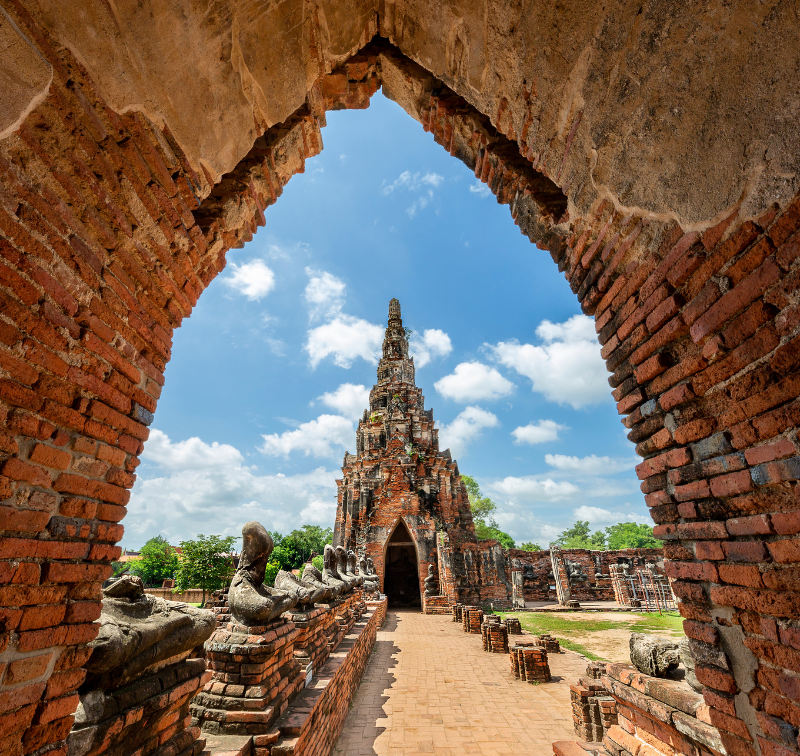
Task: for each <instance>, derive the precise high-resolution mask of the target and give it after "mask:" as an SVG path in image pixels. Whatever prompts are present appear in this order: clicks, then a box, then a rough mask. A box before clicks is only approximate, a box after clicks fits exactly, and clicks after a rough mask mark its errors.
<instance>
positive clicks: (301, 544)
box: [270, 525, 333, 574]
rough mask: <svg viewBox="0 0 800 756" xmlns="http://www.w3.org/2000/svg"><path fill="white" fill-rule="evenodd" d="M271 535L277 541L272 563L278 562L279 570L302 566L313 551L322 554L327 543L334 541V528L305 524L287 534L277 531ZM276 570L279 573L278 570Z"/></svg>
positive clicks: (271, 558)
mask: <svg viewBox="0 0 800 756" xmlns="http://www.w3.org/2000/svg"><path fill="white" fill-rule="evenodd" d="M270 535H272V540H273V541H274V543H275V550H274V551H273V552H272V556H270V563H272V562H274V563H275V564H277V565H278V569H279V570H296V569H298V568H299V567H302V566H303V565H304V564H305V563H306V562H307V561H308V560H309V558H310V557H311V554H312V553H317V554H322V551H323V549H324V548H325V544H328V543H331V541H333V530H331V529H330V528H321V527H319V525H303V527H302V528H300V529H299V530H293V531H292V532H291V533H289V535H287V536H284V535H281V534H280V533H278V532H277V531H276V532H273V533H271V534H270ZM275 572H276V574H277V570H275Z"/></svg>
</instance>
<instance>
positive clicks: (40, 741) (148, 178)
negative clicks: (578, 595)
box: [0, 0, 800, 756]
mask: <svg viewBox="0 0 800 756" xmlns="http://www.w3.org/2000/svg"><path fill="white" fill-rule="evenodd" d="M797 27H798V25H797V7H796V3H793V2H784V3H723V2H716V1H714V0H712V1H711V2H708V3H705V4H697V3H672V4H665V3H661V2H656V1H655V0H652V1H650V2H624V1H623V2H619V3H616V4H612V5H609V4H606V5H598V4H596V3H593V4H589V3H581V2H578V3H572V4H564V3H536V2H530V3H527V4H511V3H501V2H493V1H492V0H485V2H476V3H448V4H443V3H432V2H427V0H407V1H405V0H403V1H402V2H401V1H399V0H398V1H395V0H354V1H353V2H347V3H337V2H332V1H330V0H328V1H326V2H322V1H320V2H310V1H309V0H287V2H283V3H277V4H262V3H244V2H241V1H240V0H220V2H217V3H214V4H212V5H209V6H202V7H200V6H198V5H196V4H195V5H193V4H191V3H185V2H178V1H177V0H149V1H144V2H138V3H114V4H111V3H101V2H95V1H94V0H75V2H71V3H68V4H64V3H61V4H58V3H55V2H52V0H2V3H1V4H0V82H2V84H0V257H1V258H2V265H0V502H1V503H0V532H1V533H2V541H1V542H0V547H1V548H2V555H1V556H0V560H2V561H0V567H1V568H2V570H1V574H2V583H3V584H2V587H1V588H0V607H1V609H0V621H1V622H2V635H0V654H1V655H2V656H1V657H0V665H1V666H2V670H3V672H2V673H3V677H2V680H0V717H1V718H2V725H3V726H2V731H1V733H0V739H2V753H3V754H9V756H21V755H22V754H36V755H37V756H39V755H42V756H43V755H44V754H52V755H53V756H60V755H61V754H64V753H66V752H67V738H68V736H69V733H70V732H71V731H72V729H73V727H74V726H77V725H80V724H81V722H80V721H77V720H76V711H78V705H79V700H80V690H81V686H82V685H83V684H84V680H85V679H86V678H87V673H88V670H87V660H88V659H89V656H90V654H91V648H90V647H88V645H87V644H89V643H91V642H92V641H94V640H95V639H96V638H97V636H98V632H99V629H100V627H99V625H98V623H97V622H96V620H97V619H98V618H99V616H100V613H101V601H102V593H101V585H102V583H103V581H104V580H105V579H106V578H107V577H108V576H109V574H110V571H111V567H110V564H111V562H112V561H113V560H114V559H115V558H117V557H118V556H119V546H117V544H118V543H119V541H120V539H121V538H122V532H123V525H122V524H121V523H122V521H123V519H124V517H125V513H126V505H127V503H128V501H129V496H130V488H131V487H132V486H133V483H134V479H135V474H136V468H137V466H138V464H139V455H140V454H141V452H142V449H143V444H144V442H145V441H146V440H147V438H148V433H149V430H148V428H149V426H150V425H151V423H152V422H153V417H154V413H155V412H156V408H157V403H158V399H159V396H160V394H161V390H162V386H163V385H164V382H165V376H164V371H165V368H166V365H167V363H168V362H169V360H170V358H171V356H172V355H171V346H172V334H173V332H174V330H175V329H176V328H178V327H179V326H180V324H181V322H182V321H183V319H184V318H186V317H188V316H189V315H190V314H191V312H192V309H193V307H194V306H195V304H196V303H197V301H198V298H199V297H200V296H201V295H202V293H203V291H204V290H205V289H206V288H207V287H208V286H209V285H210V284H211V283H212V281H213V280H214V278H215V277H216V276H217V275H218V274H219V273H220V271H222V270H223V268H224V266H225V256H226V253H227V251H228V250H229V249H230V248H232V247H235V246H241V245H242V244H244V243H245V242H247V241H248V240H249V239H251V238H252V235H253V234H254V233H255V232H256V230H257V229H258V228H259V227H260V226H263V225H264V224H265V222H266V219H265V210H266V209H267V208H268V207H269V206H270V205H272V204H273V203H275V202H276V201H278V200H279V198H280V196H281V193H282V190H283V187H284V185H285V184H286V183H287V182H288V181H289V180H290V179H291V177H292V176H293V175H295V174H296V173H299V172H301V171H302V170H303V169H304V164H305V161H306V159H307V158H309V157H311V156H313V155H316V154H318V152H319V151H320V150H321V149H322V139H321V134H322V129H323V127H324V125H325V113H326V111H328V110H333V109H342V108H354V109H358V108H364V107H367V106H368V104H369V98H370V97H371V96H372V95H373V94H374V93H375V92H376V91H377V90H378V89H379V88H381V89H382V91H383V93H384V94H385V95H386V96H387V97H389V98H391V99H393V100H394V101H396V102H397V103H398V104H399V105H400V106H401V107H402V108H403V109H404V110H405V112H406V113H408V114H409V116H410V117H412V118H414V119H415V120H416V121H417V122H418V123H419V124H420V126H421V128H423V129H425V130H426V131H427V132H428V133H430V134H431V136H432V138H433V139H435V141H436V142H437V143H438V144H440V145H441V146H442V148H443V149H445V150H447V151H448V153H449V154H450V155H452V156H453V157H454V158H456V159H458V160H461V161H462V162H463V163H464V164H466V165H467V166H468V167H469V168H470V169H471V170H473V171H474V173H475V176H476V178H477V179H479V180H480V181H482V182H484V183H486V185H487V186H488V187H489V189H490V190H491V191H492V192H493V193H494V195H495V196H496V197H497V199H498V201H499V202H500V203H502V204H505V205H507V206H508V207H509V211H510V212H509V215H510V217H509V222H514V223H516V224H517V225H518V226H519V228H520V231H521V232H522V233H523V234H525V235H526V236H527V237H528V238H529V239H530V240H531V241H532V242H534V243H535V244H536V245H537V246H538V248H539V249H540V250H546V251H547V253H549V255H550V256H551V257H552V259H553V262H554V264H555V265H557V266H558V268H559V270H560V271H561V272H563V274H564V276H565V277H566V279H567V280H568V281H569V284H570V286H571V288H572V290H573V291H574V293H575V296H576V298H577V300H578V301H579V302H580V305H581V307H582V309H583V311H584V312H585V313H587V314H589V315H592V316H593V317H594V318H595V321H596V327H597V333H598V338H599V340H600V343H601V344H602V356H603V358H604V359H605V360H606V364H607V367H608V370H609V374H610V378H609V382H610V385H611V389H612V395H613V397H614V401H615V402H616V403H617V409H618V412H619V414H620V415H621V416H622V419H623V423H624V425H625V427H626V429H627V430H628V432H629V439H630V441H631V443H632V444H634V445H635V448H636V452H637V453H638V454H639V455H640V456H641V457H642V462H641V464H640V465H639V466H638V468H637V473H638V475H639V477H640V479H641V480H642V491H643V493H644V495H645V498H646V502H647V504H648V507H649V509H650V512H651V514H652V517H653V520H654V522H655V523H656V529H655V532H656V534H657V535H658V537H660V538H661V539H663V540H664V542H665V545H664V556H665V569H666V572H667V574H668V575H669V576H670V577H671V578H672V586H673V589H674V591H675V594H676V595H677V597H678V599H679V602H680V606H679V608H680V611H681V614H682V615H683V617H684V618H685V624H684V628H685V632H686V634H687V635H688V636H689V637H690V639H691V654H692V657H693V659H694V661H695V674H696V676H697V679H698V681H699V682H700V684H701V685H702V693H701V694H699V695H702V697H703V704H702V705H700V704H699V702H698V701H696V700H695V701H693V702H691V707H695V704H697V707H699V708H694V711H695V712H702V716H703V717H705V719H707V720H709V722H710V725H708V726H711V727H713V728H714V731H715V732H716V733H718V739H717V740H713V741H712V740H710V739H709V738H706V740H705V741H703V742H702V743H701V741H700V740H698V739H697V738H689V739H688V745H686V744H685V743H684V741H681V740H679V739H675V740H674V741H673V742H674V743H676V744H678V745H677V750H678V751H683V752H687V753H697V752H699V753H704V752H705V750H709V749H710V750H711V751H712V752H716V753H722V750H720V749H724V752H725V753H726V754H733V755H734V756H790V755H791V754H797V753H800V746H798V731H800V708H799V707H798V704H797V701H798V699H799V698H800V695H799V694H798V688H799V687H800V686H799V685H798V679H799V678H798V670H799V669H800V662H799V661H798V660H799V659H800V639H799V636H798V629H797V624H798V620H800V582H799V581H798V568H799V567H798V566H799V565H800V548H798V543H799V541H800V538H798V536H799V534H800V516H799V515H798V511H800V507H798V502H797V481H798V479H800V454H798V451H799V449H800V448H799V447H798V440H797V428H798V424H799V422H800V404H799V403H798V386H799V385H800V380H799V379H798V369H799V368H800V341H799V339H800V333H799V332H798V328H800V303H799V302H798V282H799V281H800V267H799V266H800V236H798V232H799V231H800V196H799V195H798V192H800V180H799V179H798V177H799V176H800V165H799V164H798V163H799V162H800V130H798V129H797V126H796V103H797V102H798V101H800V91H798V88H799V87H800V83H799V81H800V80H798V77H797V75H796V72H797V69H798V65H800V63H799V60H800V44H798V39H797ZM531 253H532V254H539V253H540V252H538V251H537V250H536V249H535V248H534V247H533V246H532V248H531ZM542 253H544V252H542ZM432 254H436V252H435V251H433V252H432ZM492 265H493V263H492V261H491V260H487V261H486V266H487V275H488V276H490V275H491V273H492ZM420 422H421V421H420ZM348 504H351V502H349V501H348ZM450 506H453V504H452V503H451V504H450ZM409 535H410V529H409ZM404 538H405V536H404V534H403V533H402V532H401V533H399V535H398V539H404ZM401 542H403V541H401ZM462 551H463V552H464V554H468V553H470V544H465V545H464V547H463V548H462ZM514 557H515V558H516V557H517V555H514ZM519 558H520V559H522V557H521V556H519ZM476 561H477V557H476V559H473V561H472V565H473V567H474V565H475V564H476ZM466 565H467V560H466V558H465V566H466ZM440 577H441V576H440ZM446 579H447V576H446V575H445V579H444V583H445V585H446ZM529 582H530V581H529ZM477 584H478V583H477V582H476V581H474V580H472V579H471V578H468V585H477ZM490 587H491V586H484V588H486V589H487V590H488V588H490ZM495 587H497V588H498V590H499V586H495ZM482 590H483V588H482ZM503 590H504V591H505V590H506V588H505V586H503ZM363 637H367V636H363ZM353 648H356V652H355V653H362V652H363V648H362V647H361V646H356V641H355V640H354V641H353ZM359 649H360V650H359ZM337 658H338V657H337ZM190 666H191V665H190ZM194 671H197V670H194ZM615 675H616V676H618V677H619V678H620V679H619V680H618V681H616V682H608V688H610V690H611V691H612V693H613V694H614V695H619V696H620V697H623V696H627V698H628V700H632V699H633V698H634V697H635V696H634V694H632V693H630V691H629V690H627V688H632V687H633V684H630V685H629V683H631V680H632V677H631V675H632V673H630V670H618V669H617V670H613V669H612V670H610V671H609V674H608V676H609V677H610V678H611V680H612V681H613V680H615V679H616V678H615V677H614V676H615ZM197 676H198V675H195V677H197ZM331 679H332V678H331ZM637 679H639V678H637ZM348 680H349V682H348V684H350V682H352V679H351V678H348ZM171 683H174V685H175V686H177V687H180V686H178V683H177V679H176V678H173V679H171V680H168V679H166V678H165V679H163V680H162V681H161V682H159V683H158V684H159V689H160V690H162V693H164V694H165V695H167V698H169V695H170V694H169V693H168V692H167V691H168V690H170V688H169V687H168V686H169V684H171ZM637 684H638V683H637ZM343 685H344V683H343ZM641 685H642V686H645V687H646V686H651V687H652V688H653V690H655V688H656V687H657V686H656V684H651V683H650V682H649V681H646V680H645V681H641ZM345 687H346V686H345ZM587 690H588V688H587ZM637 692H640V691H637ZM184 693H185V691H184ZM184 693H181V694H178V693H176V694H175V695H176V699H175V700H176V701H177V700H178V698H180V696H181V695H184ZM159 695H161V694H159ZM187 695H188V694H187ZM659 695H664V694H663V690H659ZM343 697H344V696H343ZM343 697H342V699H336V700H343ZM651 698H653V699H654V700H656V701H658V700H659V699H657V698H655V697H654V696H651ZM637 700H638V699H637ZM661 703H663V701H662V702H661ZM641 704H642V706H647V707H649V711H650V712H651V714H652V716H650V717H649V719H650V720H654V719H655V720H658V723H661V724H663V722H662V721H661V720H665V719H666V718H669V721H670V723H671V724H670V727H671V728H672V729H669V728H666V727H664V728H659V727H658V726H656V725H655V724H653V723H652V722H649V721H648V718H647V717H644V716H639V715H638V714H636V712H635V711H632V710H630V707H629V710H627V711H626V712H624V716H620V721H621V722H623V721H624V722H628V723H629V724H628V725H626V726H628V727H630V728H634V727H635V728H638V729H637V738H638V733H641V736H642V737H641V738H638V739H634V740H626V739H625V738H624V736H623V735H621V734H620V732H619V730H621V729H622V728H620V727H619V726H617V725H614V726H611V727H610V728H609V733H611V734H610V735H609V745H608V748H609V749H611V750H612V751H613V750H614V747H612V745H611V743H612V741H613V742H614V743H617V746H616V749H617V750H616V751H615V752H617V753H623V754H624V753H633V752H637V753H649V751H648V750H647V748H643V746H642V745H641V744H642V743H644V742H645V738H647V747H648V748H653V749H655V750H658V749H657V748H656V746H658V744H659V743H665V744H666V745H665V746H664V748H663V750H662V751H659V752H660V753H672V752H674V751H675V750H676V749H674V748H673V749H672V751H671V752H670V751H668V749H667V746H668V745H669V743H668V741H669V739H670V738H671V737H672V735H673V729H675V730H677V729H678V728H679V727H684V728H686V727H688V725H687V723H686V721H685V718H684V717H682V716H678V714H676V713H675V712H674V711H672V710H665V709H663V708H659V706H658V705H657V704H656V703H653V702H652V701H649V699H648V701H645V702H641ZM598 705H599V704H598ZM682 705H684V704H682ZM182 706H183V703H180V704H177V705H176V708H175V709H174V710H173V712H172V713H171V715H170V716H174V717H175V721H177V720H178V719H179V718H180V717H181V716H183V709H182ZM686 706H687V708H691V707H689V705H688V704H687V705H686ZM676 708H677V707H675V706H673V707H672V709H676ZM142 711H143V710H142ZM653 712H660V713H657V714H654V713H653ZM665 712H666V713H665ZM680 713H683V714H686V712H680ZM628 714H630V715H631V716H633V719H630V718H629V717H628ZM132 716H135V715H134V714H132ZM637 716H638V719H637ZM692 716H693V715H692ZM659 717H661V719H658V718H659ZM695 719H696V717H695ZM142 721H143V724H142V725H141V726H142V727H145V726H146V724H145V723H144V720H142ZM181 721H183V720H181ZM304 721H305V720H304ZM630 723H633V724H630ZM173 724H175V722H170V723H169V724H164V728H165V729H162V730H160V731H159V732H162V733H163V732H167V731H169V728H170V727H171V726H172V725H173ZM324 724H325V722H324V721H323V722H321V726H322V725H324ZM673 724H674V727H673ZM702 724H703V725H704V726H705V725H706V724H708V723H706V722H702ZM287 726H288V725H287ZM614 727H617V729H614ZM647 727H649V728H650V729H649V730H648V729H647ZM611 730H613V733H612V732H611ZM624 732H627V733H628V734H629V735H630V734H631V733H630V732H628V731H627V730H624ZM654 732H655V733H656V734H655V735H654V734H653V733H654ZM612 735H613V737H616V738H618V740H616V741H614V740H613V737H612ZM165 737H166V736H165ZM298 737H299V736H298ZM659 737H660V738H661V740H659ZM676 737H677V736H676ZM620 738H621V739H622V741H624V742H620V740H619V739H620ZM166 740H168V738H166V739H165V741H164V743H166ZM147 742H148V743H149V746H148V748H149V749H150V750H148V751H147V754H148V756H150V754H155V753H158V752H159V750H158V749H159V748H160V747H161V746H162V745H163V743H159V738H158V737H156V736H155V735H153V738H149V739H148V741H147ZM712 742H713V744H714V745H713V746H710V745H709V743H712ZM698 743H700V744H701V745H702V748H703V749H705V750H694V751H693V750H691V748H695V749H699V748H700V746H699V745H698ZM626 744H627V745H626ZM102 746H103V743H101V744H100V747H101V750H102ZM108 747H109V748H110V741H109V746H108ZM187 747H188V746H187ZM256 747H257V748H264V749H266V748H267V745H257V746H256ZM669 748H672V746H669ZM642 749H643V750H642ZM256 753H257V754H258V751H256ZM258 756H263V751H262V754H258Z"/></svg>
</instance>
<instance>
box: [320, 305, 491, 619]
mask: <svg viewBox="0 0 800 756" xmlns="http://www.w3.org/2000/svg"><path fill="white" fill-rule="evenodd" d="M408 336H409V331H408V330H407V329H406V328H404V327H403V320H402V317H401V311H400V302H399V301H398V300H397V299H392V300H391V302H390V303H389V318H388V323H387V326H386V334H385V336H384V339H383V350H382V357H381V359H380V362H379V363H378V371H377V372H378V374H377V379H378V380H377V383H376V384H375V385H374V386H373V387H372V390H371V391H370V395H369V408H368V409H365V410H364V414H363V416H362V418H361V420H360V421H359V423H358V429H357V431H356V453H355V454H350V453H346V454H345V457H344V463H343V465H342V479H341V480H339V481H337V485H338V508H337V513H336V526H335V530H334V537H333V538H334V540H333V542H334V544H335V545H337V546H342V547H343V548H345V549H351V550H354V551H355V552H356V554H357V556H358V558H359V559H362V558H364V559H372V560H373V562H374V568H375V569H374V572H375V573H376V581H375V582H377V583H379V584H380V587H381V589H382V590H383V592H384V593H386V595H387V596H388V598H389V602H390V604H391V605H397V606H421V605H422V601H423V582H424V580H425V578H426V577H427V575H428V570H429V567H431V566H432V567H433V568H434V572H435V573H436V574H438V576H439V586H440V589H439V590H437V591H436V593H437V594H438V593H439V591H440V592H441V594H442V595H441V596H439V595H435V596H434V595H433V594H432V591H431V588H430V586H429V587H428V591H427V594H426V596H425V601H426V604H427V603H429V600H430V599H439V601H440V602H443V603H445V604H452V603H456V602H457V601H460V600H462V599H464V600H469V596H468V594H469V591H470V587H469V580H468V578H467V567H466V564H465V561H464V556H463V552H462V548H461V547H462V546H463V545H464V544H472V545H473V546H474V547H475V548H478V546H477V540H476V538H475V528H474V525H473V523H472V513H471V510H470V507H469V499H468V498H467V492H466V489H465V488H464V485H463V484H462V482H461V476H460V475H459V472H458V465H457V464H456V462H455V461H454V460H453V459H452V457H451V455H450V451H449V450H445V451H440V450H439V432H438V430H437V429H436V427H435V425H434V422H433V410H426V409H425V397H424V396H423V395H422V391H421V390H420V389H419V388H418V387H417V385H416V383H415V369H414V358H413V357H411V356H410V355H409V352H408ZM501 558H502V556H501ZM430 603H434V602H430Z"/></svg>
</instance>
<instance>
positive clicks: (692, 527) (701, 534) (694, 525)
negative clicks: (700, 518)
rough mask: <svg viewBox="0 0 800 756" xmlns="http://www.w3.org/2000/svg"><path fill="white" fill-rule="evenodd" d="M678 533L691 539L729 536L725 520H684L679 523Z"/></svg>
mask: <svg viewBox="0 0 800 756" xmlns="http://www.w3.org/2000/svg"><path fill="white" fill-rule="evenodd" d="M678 534H679V535H680V537H681V538H686V539H687V540H690V541H700V540H703V541H711V540H714V539H717V538H727V537H728V531H727V530H725V523H724V522H683V523H679V524H678Z"/></svg>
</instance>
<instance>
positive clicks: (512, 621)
mask: <svg viewBox="0 0 800 756" xmlns="http://www.w3.org/2000/svg"><path fill="white" fill-rule="evenodd" d="M503 624H505V626H506V630H508V634H509V635H522V625H521V624H520V622H519V620H518V619H517V618H516V617H506V618H505V620H504V621H503Z"/></svg>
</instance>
